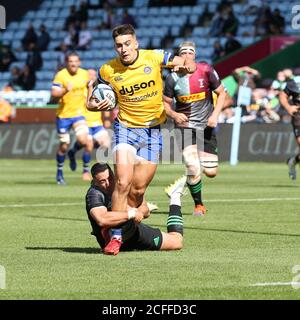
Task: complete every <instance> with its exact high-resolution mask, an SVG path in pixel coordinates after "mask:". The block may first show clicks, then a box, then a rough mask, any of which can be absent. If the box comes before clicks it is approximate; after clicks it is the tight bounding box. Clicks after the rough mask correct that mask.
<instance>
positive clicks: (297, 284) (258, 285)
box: [250, 282, 300, 287]
mask: <svg viewBox="0 0 300 320" xmlns="http://www.w3.org/2000/svg"><path fill="white" fill-rule="evenodd" d="M276 286H296V287H299V286H300V283H299V282H262V283H260V282H258V283H254V284H250V287H276Z"/></svg>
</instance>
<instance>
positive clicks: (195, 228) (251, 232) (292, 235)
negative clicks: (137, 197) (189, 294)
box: [151, 224, 300, 237]
mask: <svg viewBox="0 0 300 320" xmlns="http://www.w3.org/2000/svg"><path fill="white" fill-rule="evenodd" d="M151 227H158V228H159V227H162V228H165V227H166V226H164V225H159V224H151ZM183 228H184V229H188V230H201V231H215V232H230V233H240V234H258V235H263V236H281V237H300V234H290V233H274V232H258V231H247V230H231V229H212V228H201V227H185V226H184V227H183Z"/></svg>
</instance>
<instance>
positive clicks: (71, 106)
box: [52, 68, 89, 118]
mask: <svg viewBox="0 0 300 320" xmlns="http://www.w3.org/2000/svg"><path fill="white" fill-rule="evenodd" d="M88 81H89V77H88V72H87V71H86V70H84V69H81V68H79V69H78V70H77V73H76V74H75V75H71V74H70V73H69V72H68V70H67V69H66V68H64V69H62V70H60V71H59V72H58V73H57V74H56V75H55V78H54V80H53V84H52V86H53V87H59V88H67V87H68V85H69V84H71V85H72V90H70V91H69V92H68V93H67V94H65V95H64V96H63V97H62V98H61V99H60V100H59V106H58V108H57V111H56V115H57V117H59V118H74V117H78V116H82V115H83V114H84V112H85V109H86V107H85V104H86V96H87V89H86V87H87V83H88Z"/></svg>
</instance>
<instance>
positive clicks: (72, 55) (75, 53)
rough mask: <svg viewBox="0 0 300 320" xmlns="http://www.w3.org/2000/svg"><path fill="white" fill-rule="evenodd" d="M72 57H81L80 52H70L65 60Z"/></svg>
mask: <svg viewBox="0 0 300 320" xmlns="http://www.w3.org/2000/svg"><path fill="white" fill-rule="evenodd" d="M70 57H78V59H80V57H79V54H78V53H77V52H75V51H72V52H69V53H68V54H67V55H66V56H65V60H66V61H68V60H69V58H70Z"/></svg>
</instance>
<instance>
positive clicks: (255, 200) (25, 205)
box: [0, 198, 300, 208]
mask: <svg viewBox="0 0 300 320" xmlns="http://www.w3.org/2000/svg"><path fill="white" fill-rule="evenodd" d="M167 201H168V200H157V201H155V202H158V203H159V202H167ZM264 201H300V198H259V199H213V200H205V202H218V203H220V202H264ZM83 203H84V202H65V203H36V204H1V205H0V208H26V207H66V206H77V205H82V204H83Z"/></svg>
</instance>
